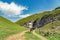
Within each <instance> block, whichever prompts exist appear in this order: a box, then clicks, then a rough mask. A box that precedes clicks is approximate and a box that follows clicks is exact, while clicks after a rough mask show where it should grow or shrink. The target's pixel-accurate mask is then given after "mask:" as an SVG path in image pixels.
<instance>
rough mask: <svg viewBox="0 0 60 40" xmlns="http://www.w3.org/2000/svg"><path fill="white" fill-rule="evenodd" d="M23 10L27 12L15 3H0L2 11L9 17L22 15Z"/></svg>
mask: <svg viewBox="0 0 60 40" xmlns="http://www.w3.org/2000/svg"><path fill="white" fill-rule="evenodd" d="M23 10H27V8H26V7H24V6H21V5H17V4H15V3H14V2H11V3H10V4H8V3H7V2H2V1H0V11H2V12H3V13H4V14H5V15H7V16H11V17H12V16H16V15H20V14H21V13H22V11H23Z"/></svg>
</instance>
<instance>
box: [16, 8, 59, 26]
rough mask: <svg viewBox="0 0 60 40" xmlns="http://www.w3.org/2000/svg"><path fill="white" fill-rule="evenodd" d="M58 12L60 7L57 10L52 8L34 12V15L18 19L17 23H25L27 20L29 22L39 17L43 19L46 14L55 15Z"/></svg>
mask: <svg viewBox="0 0 60 40" xmlns="http://www.w3.org/2000/svg"><path fill="white" fill-rule="evenodd" d="M56 13H60V9H55V10H52V11H46V12H42V13H38V14H34V15H31V16H29V17H26V18H24V19H21V20H19V21H17V22H16V23H17V24H19V25H23V24H24V23H25V22H28V21H32V22H33V21H34V20H36V19H37V18H39V19H41V18H42V17H43V16H44V15H49V14H53V15H54V14H56Z"/></svg>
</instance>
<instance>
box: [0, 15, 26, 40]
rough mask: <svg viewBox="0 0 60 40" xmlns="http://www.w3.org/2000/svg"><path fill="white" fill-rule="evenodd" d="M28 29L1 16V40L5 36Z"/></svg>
mask: <svg viewBox="0 0 60 40" xmlns="http://www.w3.org/2000/svg"><path fill="white" fill-rule="evenodd" d="M24 30H26V29H25V28H24V27H21V26H19V25H17V24H15V23H12V22H11V21H10V20H8V19H6V18H4V17H2V16H0V40H3V38H5V37H7V36H9V35H12V34H15V33H18V32H22V31H24Z"/></svg>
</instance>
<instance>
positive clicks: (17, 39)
mask: <svg viewBox="0 0 60 40" xmlns="http://www.w3.org/2000/svg"><path fill="white" fill-rule="evenodd" d="M27 31H28V30H25V31H23V32H21V33H18V34H14V35H12V36H9V37H7V38H6V39H5V40H24V39H25V37H24V34H25V32H27Z"/></svg>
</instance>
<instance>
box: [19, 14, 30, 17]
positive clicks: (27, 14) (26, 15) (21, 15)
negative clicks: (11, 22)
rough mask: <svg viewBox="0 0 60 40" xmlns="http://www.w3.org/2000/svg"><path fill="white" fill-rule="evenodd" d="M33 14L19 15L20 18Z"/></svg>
mask: <svg viewBox="0 0 60 40" xmlns="http://www.w3.org/2000/svg"><path fill="white" fill-rule="evenodd" d="M30 15H31V14H25V15H19V17H20V18H25V17H28V16H30Z"/></svg>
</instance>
